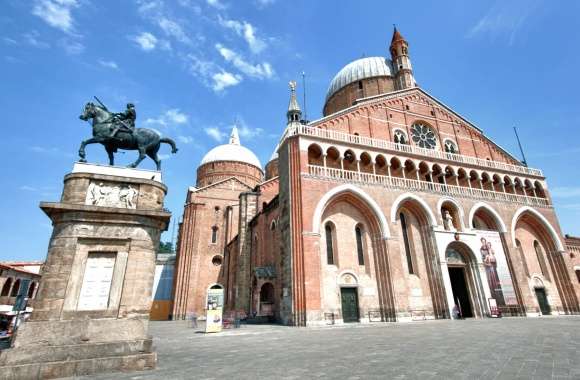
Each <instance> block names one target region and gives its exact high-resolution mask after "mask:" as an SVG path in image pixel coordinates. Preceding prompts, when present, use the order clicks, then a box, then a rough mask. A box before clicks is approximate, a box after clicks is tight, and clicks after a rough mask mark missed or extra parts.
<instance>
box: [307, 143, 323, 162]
mask: <svg viewBox="0 0 580 380" xmlns="http://www.w3.org/2000/svg"><path fill="white" fill-rule="evenodd" d="M322 155H323V150H322V148H321V147H320V145H318V144H310V145H309V146H308V164H309V165H319V166H321V165H322V164H323V159H322Z"/></svg>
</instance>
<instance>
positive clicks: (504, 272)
mask: <svg viewBox="0 0 580 380" xmlns="http://www.w3.org/2000/svg"><path fill="white" fill-rule="evenodd" d="M477 238H478V240H479V242H480V248H479V253H480V255H481V260H482V261H483V265H484V268H485V276H486V277H487V283H488V284H489V290H490V292H491V297H492V298H494V299H495V302H496V304H497V306H506V305H517V299H516V293H515V291H514V285H513V282H512V277H511V275H510V271H509V268H508V265H507V259H506V255H505V252H504V249H503V244H502V242H501V237H500V235H499V233H498V232H496V231H479V230H478V231H477Z"/></svg>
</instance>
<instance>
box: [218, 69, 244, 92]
mask: <svg viewBox="0 0 580 380" xmlns="http://www.w3.org/2000/svg"><path fill="white" fill-rule="evenodd" d="M212 79H213V82H214V83H213V87H212V88H213V90H214V91H216V92H220V91H223V90H224V89H226V88H227V87H232V86H236V85H238V84H240V82H241V81H242V77H241V76H240V75H238V74H232V73H230V72H227V71H222V72H219V73H215V74H214V75H212Z"/></svg>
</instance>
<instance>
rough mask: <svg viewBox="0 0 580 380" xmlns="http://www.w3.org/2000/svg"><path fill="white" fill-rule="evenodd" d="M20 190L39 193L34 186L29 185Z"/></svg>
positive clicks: (21, 187)
mask: <svg viewBox="0 0 580 380" xmlns="http://www.w3.org/2000/svg"><path fill="white" fill-rule="evenodd" d="M19 189H20V190H23V191H34V192H36V191H38V189H37V188H36V187H32V186H28V185H22V186H20V187H19Z"/></svg>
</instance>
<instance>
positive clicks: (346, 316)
mask: <svg viewBox="0 0 580 380" xmlns="http://www.w3.org/2000/svg"><path fill="white" fill-rule="evenodd" d="M340 300H341V303H342V320H343V321H344V322H358V321H359V310H358V294H357V288H340Z"/></svg>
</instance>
